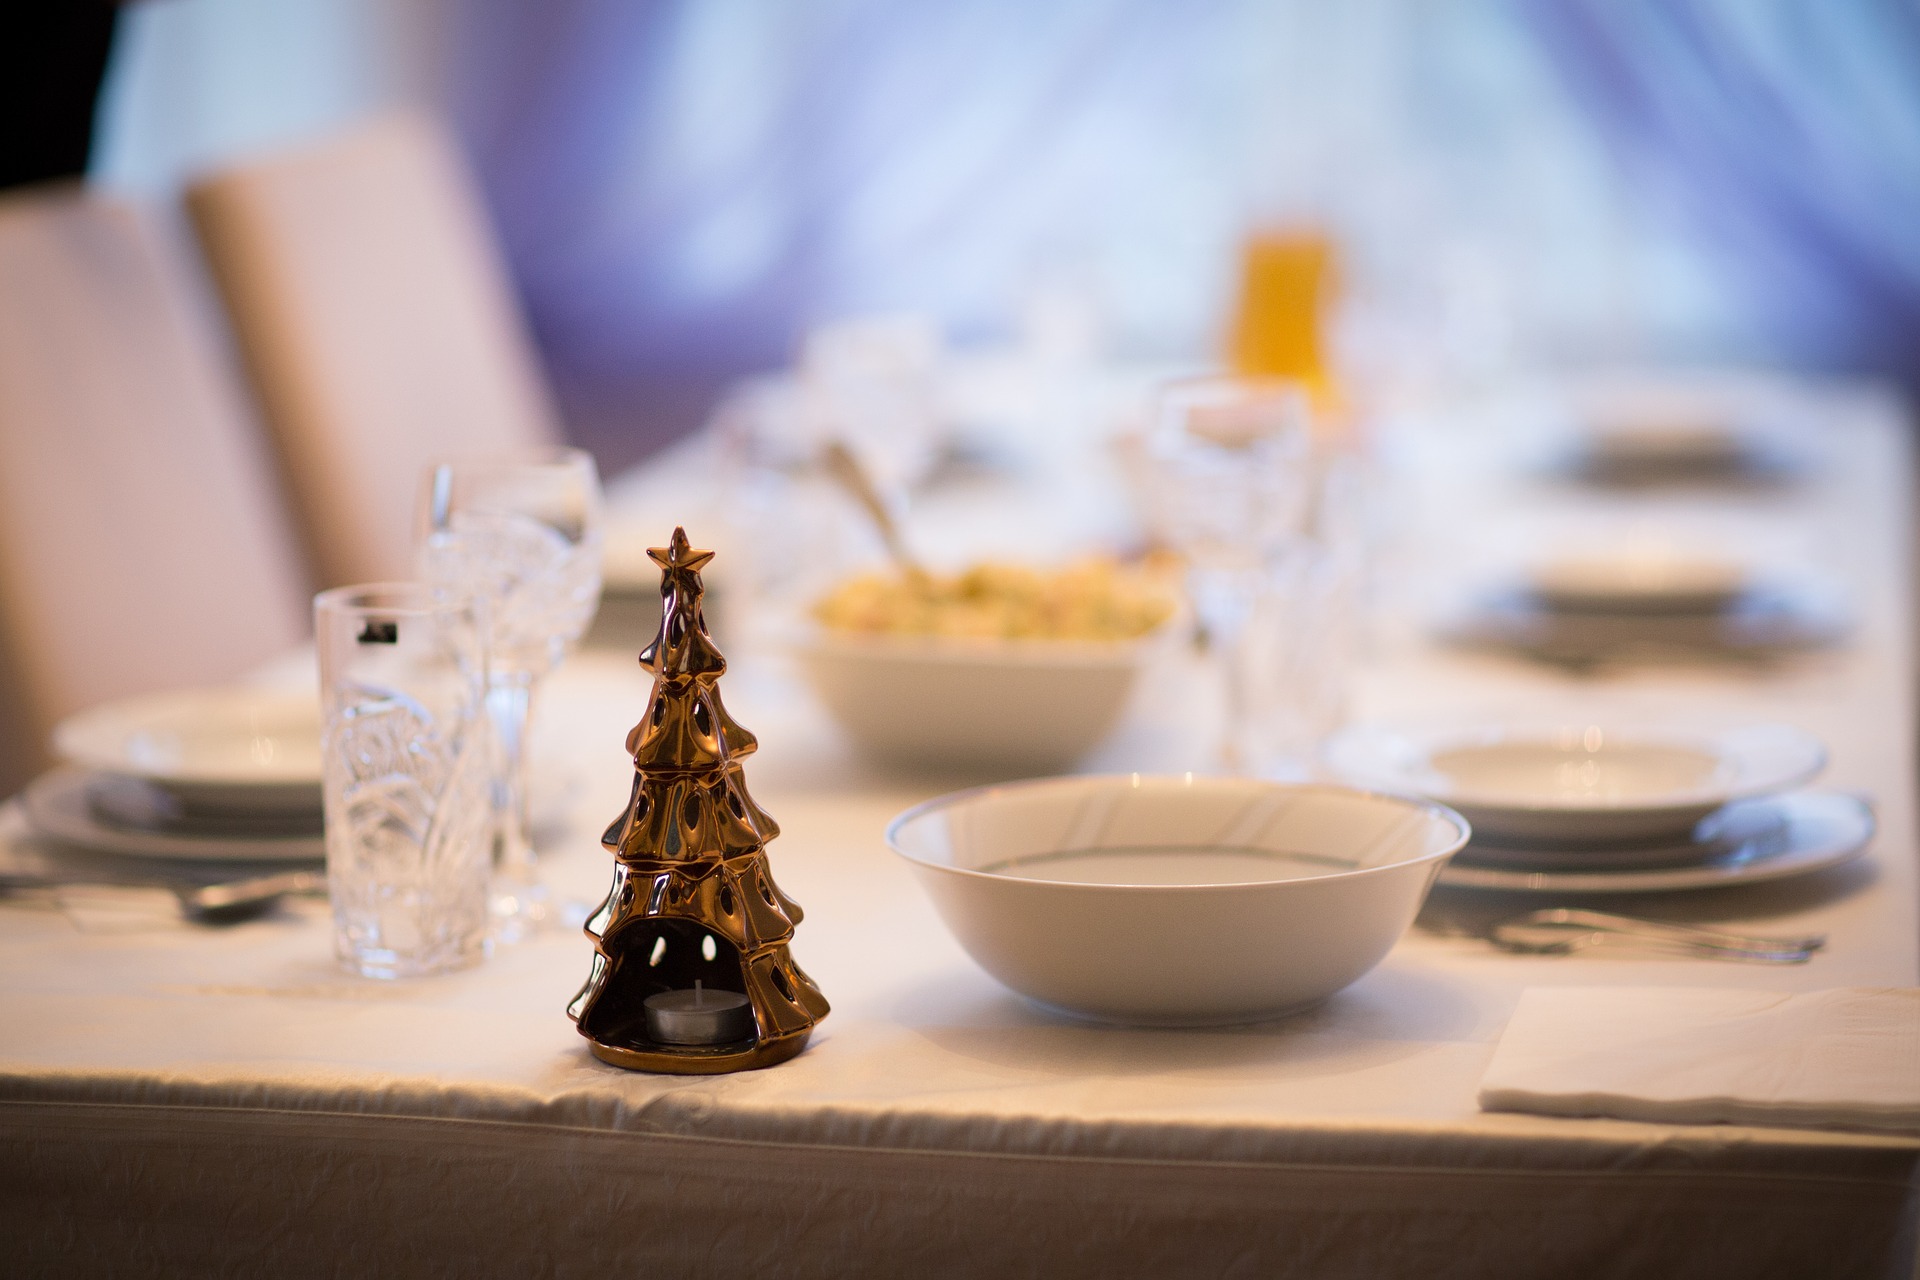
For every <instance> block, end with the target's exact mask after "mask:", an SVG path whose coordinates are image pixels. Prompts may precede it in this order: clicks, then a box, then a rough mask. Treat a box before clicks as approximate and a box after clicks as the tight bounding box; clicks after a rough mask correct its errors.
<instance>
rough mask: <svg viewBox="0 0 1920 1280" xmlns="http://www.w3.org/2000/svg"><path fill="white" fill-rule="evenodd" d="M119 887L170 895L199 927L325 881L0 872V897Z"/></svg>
mask: <svg viewBox="0 0 1920 1280" xmlns="http://www.w3.org/2000/svg"><path fill="white" fill-rule="evenodd" d="M82 884H97V885H119V886H123V887H133V888H157V889H166V890H168V891H170V892H171V893H172V894H173V896H174V897H176V898H178V899H179V900H180V910H181V912H182V913H183V914H184V915H185V916H186V917H187V919H189V920H192V921H194V922H195V923H198V924H238V923H239V922H240V921H242V920H251V919H253V918H254V917H255V916H260V915H265V914H266V913H267V912H268V911H270V910H272V909H273V907H274V906H275V905H277V904H278V903H279V901H280V899H282V898H284V897H286V896H287V895H288V894H300V893H320V892H323V891H325V889H326V887H327V877H326V874H325V873H324V872H320V871H278V872H274V873H273V874H271V875H264V876H248V877H246V878H245V879H241V880H226V881H222V882H220V883H218V884H204V885H186V884H180V883H178V882H176V881H145V880H115V879H110V878H107V877H100V878H97V879H90V878H87V877H84V876H72V877H69V876H54V875H42V874H38V873H35V872H30V871H0V893H5V892H11V891H12V890H15V889H58V888H61V887H63V886H65V885H82Z"/></svg>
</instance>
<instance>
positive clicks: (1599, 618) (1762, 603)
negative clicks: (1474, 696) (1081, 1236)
mask: <svg viewBox="0 0 1920 1280" xmlns="http://www.w3.org/2000/svg"><path fill="white" fill-rule="evenodd" d="M1848 625H1849V623H1848V616H1847V609H1846V607H1845V605H1844V603H1843V602H1842V601H1841V600H1840V599H1839V598H1838V597H1837V595H1836V594H1835V593H1833V592H1822V591H1816V590H1813V589H1811V588H1808V587H1805V586H1803V585H1800V584H1794V585H1791V586H1781V585H1776V584H1770V583H1761V584H1756V585H1755V586H1754V587H1753V588H1752V589H1751V590H1748V591H1745V592H1742V593H1740V594H1739V595H1737V596H1736V597H1735V598H1734V599H1732V600H1731V601H1728V602H1727V603H1726V604H1725V606H1724V607H1722V608H1720V609H1717V610H1706V611H1694V610H1690V609H1684V610H1683V609H1647V608H1642V609H1604V608H1603V609H1584V610H1582V609H1574V608H1569V607H1567V606H1566V604H1564V603H1562V604H1560V605H1558V606H1556V607H1549V606H1548V605H1547V603H1546V602H1545V601H1543V600H1541V599H1540V598H1539V597H1538V596H1536V595H1535V594H1534V593H1533V591H1531V590H1530V589H1525V588H1516V589H1513V590H1506V591H1496V592H1493V593H1490V594H1488V595H1484V596H1482V597H1480V598H1477V599H1474V600H1471V601H1469V602H1468V603H1467V604H1466V606H1465V607H1463V608H1461V609H1458V610H1456V611H1453V612H1452V613H1450V614H1446V615H1443V616H1441V617H1440V618H1438V619H1437V620H1436V623H1435V631H1436V632H1437V633H1438V634H1439V636H1440V638H1441V639H1443V640H1447V641H1450V642H1452V643H1455V644H1461V645H1467V646H1470V647H1474V648H1488V649H1497V650H1502V651H1506V652H1512V653H1519V654H1523V655H1525V656H1528V657H1532V658H1537V659H1539V660H1541V661H1544V662H1554V663H1563V664H1566V665H1570V666H1592V665H1594V664H1598V663H1606V662H1640V661H1651V662H1672V661H1707V662H1766V661H1772V660H1777V659H1779V658H1783V657H1788V656H1791V655H1793V654H1798V653H1806V652H1810V651H1812V650H1816V649H1820V648H1823V647H1826V646H1829V645H1832V644H1835V643H1837V642H1838V641H1839V640H1840V639H1841V638H1843V637H1844V636H1845V635H1846V633H1847V628H1848Z"/></svg>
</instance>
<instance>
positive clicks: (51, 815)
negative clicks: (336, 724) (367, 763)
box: [21, 769, 327, 862]
mask: <svg viewBox="0 0 1920 1280" xmlns="http://www.w3.org/2000/svg"><path fill="white" fill-rule="evenodd" d="M88 781H89V775H88V773H87V772H86V771H84V770H81V769H54V770H52V771H51V772H48V773H43V774H41V775H40V776H39V777H38V778H35V779H34V780H33V781H32V782H30V783H28V784H27V789H26V790H25V791H24V792H22V793H21V801H22V808H23V809H24V810H25V812H26V815H27V822H28V824H29V825H31V826H32V827H33V829H34V830H35V831H38V832H39V833H40V834H42V835H46V836H52V837H53V838H55V839H57V840H64V841H67V842H68V843H70V844H76V845H79V846H81V847H82V848H86V849H94V850H98V851H99V852H101V853H119V854H127V855H129V856H132V857H136V858H183V859H193V860H196V861H202V862H311V861H315V860H317V859H320V858H323V857H325V856H326V852H327V845H326V841H325V839H324V838H323V837H321V836H317V835H302V836H271V837H250V836H241V835H222V836H203V835H193V836H188V835H178V834H174V833H171V832H164V831H147V830H142V829H140V828H138V827H121V826H114V825H112V824H110V823H106V822H102V821H101V820H100V819H99V818H98V817H96V816H95V815H94V812H93V808H92V806H91V805H90V804H89V803H88V798H87V785H88Z"/></svg>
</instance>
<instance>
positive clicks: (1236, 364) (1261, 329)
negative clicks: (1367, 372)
mask: <svg viewBox="0 0 1920 1280" xmlns="http://www.w3.org/2000/svg"><path fill="white" fill-rule="evenodd" d="M1336 269H1337V261H1336V253H1335V248H1334V243H1333V240H1332V237H1330V236H1329V235H1328V234H1327V233H1326V232H1324V231H1321V230H1318V229H1315V228H1303V227H1295V228H1286V229H1277V230H1273V229H1270V230H1264V231H1257V232H1255V233H1254V234H1252V235H1250V236H1249V237H1248V238H1247V241H1246V244H1245V245H1244V246H1243V248H1242V251H1241V259H1240V297H1239V301H1238V305H1237V307H1236V309H1235V312H1234V318H1233V325H1232V329H1231V332H1230V335H1229V338H1228V344H1229V345H1228V352H1227V356H1228V364H1229V365H1230V366H1231V368H1232V369H1233V371H1234V372H1235V373H1238V374H1241V375H1242V376H1245V377H1257V378H1288V379H1293V380H1295V381H1298V382H1300V383H1301V384H1303V385H1304V386H1305V387H1306V388H1307V390H1308V392H1309V394H1310V395H1312V397H1313V398H1314V399H1315V400H1316V401H1324V400H1325V399H1326V398H1327V397H1328V396H1329V395H1330V393H1331V391H1332V385H1331V379H1330V377H1329V375H1328V371H1327V364H1326V353H1325V349H1324V333H1323V329H1324V325H1323V317H1324V316H1325V314H1326V312H1327V311H1328V309H1329V308H1330V307H1331V305H1332V301H1333V296H1334V291H1335V290H1336V289H1337V287H1338V280H1337V275H1336Z"/></svg>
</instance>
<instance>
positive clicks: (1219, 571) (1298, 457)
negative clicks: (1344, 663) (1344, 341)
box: [1135, 378, 1313, 773]
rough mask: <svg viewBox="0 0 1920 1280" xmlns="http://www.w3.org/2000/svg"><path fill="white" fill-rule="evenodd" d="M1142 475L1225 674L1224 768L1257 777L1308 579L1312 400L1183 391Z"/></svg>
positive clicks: (1211, 384)
mask: <svg viewBox="0 0 1920 1280" xmlns="http://www.w3.org/2000/svg"><path fill="white" fill-rule="evenodd" d="M1135 465H1136V469H1137V470H1138V472H1139V473H1140V474H1139V475H1138V476H1137V478H1136V479H1137V483H1136V489H1137V490H1138V493H1139V497H1140V499H1141V501H1142V503H1143V504H1144V505H1145V507H1146V514H1147V517H1148V519H1149V520H1150V521H1151V523H1152V524H1153V525H1155V526H1156V531H1157V532H1158V533H1159V535H1160V536H1161V537H1162V538H1163V539H1165V541H1167V542H1168V543H1169V544H1171V545H1172V546H1173V547H1174V548H1175V549H1177V550H1178V551H1180V552H1181V553H1182V555H1183V556H1184V557H1185V559H1186V561H1187V591H1188V595H1189V597H1190V599H1191V600H1192V603H1193V609H1194V613H1195V615H1196V617H1197V618H1198V619H1199V621H1200V624H1201V626H1202V627H1203V628H1204V629H1205V631H1206V638H1207V646H1208V648H1209V650H1210V651H1211V652H1212V654H1213V655H1214V660H1215V663H1216V666H1217V669H1218V670H1219V672H1220V676H1221V679H1222V684H1223V689H1222V693H1223V711H1224V717H1225V718H1224V723H1223V726H1222V731H1221V738H1220V756H1221V763H1222V765H1223V766H1224V767H1225V768H1226V769H1227V770H1228V771H1229V772H1231V773H1251V772H1258V771H1260V770H1261V769H1262V768H1263V767H1265V766H1266V765H1267V764H1268V763H1269V761H1268V760H1266V759H1265V758H1264V757H1265V756H1267V755H1268V754H1269V753H1268V750H1267V747H1268V742H1267V739H1268V738H1269V737H1270V736H1271V735H1270V733H1269V726H1268V725H1267V724H1266V723H1265V721H1266V720H1268V719H1271V718H1272V716H1273V712H1274V711H1275V709H1276V708H1275V705H1274V704H1275V700H1276V699H1275V695H1276V692H1277V690H1276V688H1275V678H1276V673H1275V672H1273V671H1272V670H1270V668H1271V666H1272V659H1273V657H1274V656H1275V655H1274V652H1273V643H1272V641H1273V639H1274V637H1273V635H1272V634H1271V633H1272V631H1273V628H1274V624H1275V622H1276V616H1275V615H1276V612H1287V609H1286V604H1287V603H1288V602H1287V600H1286V597H1288V596H1296V595H1297V593H1296V592H1293V591H1290V590H1285V588H1286V586H1287V584H1289V582H1290V581H1291V579H1293V578H1294V577H1295V576H1296V575H1297V572H1298V555H1297V553H1298V551H1299V549H1300V547H1301V541H1302V533H1303V530H1304V527H1305V525H1306V523H1307V517H1308V509H1309V504H1310V498H1311V490H1312V474H1313V462H1312V440H1311V434H1310V426H1309V421H1308V417H1307V408H1306V403H1305V400H1304V397H1303V396H1302V394H1301V392H1300V389H1299V388H1298V386H1297V385H1295V384H1291V383H1284V382H1277V381H1276V382H1268V381H1261V380H1246V379H1236V378H1196V379H1191V380H1187V381H1183V382H1176V383H1173V384H1171V385H1170V386H1168V387H1167V388H1166V389H1165V390H1164V391H1163V392H1162V394H1161V397H1160V402H1159V405H1158V411H1157V414H1156V419H1155V421H1154V423H1153V426H1152V427H1151V429H1150V430H1149V432H1148V433H1147V436H1146V438H1145V440H1144V441H1143V442H1142V448H1141V450H1140V455H1139V457H1138V459H1137V462H1136V464H1135ZM1289 621H1290V622H1291V625H1292V626H1294V627H1299V626H1301V625H1311V623H1310V622H1308V621H1307V620H1305V619H1299V618H1294V619H1291V620H1289ZM1281 678H1282V679H1284V678H1285V677H1281Z"/></svg>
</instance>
